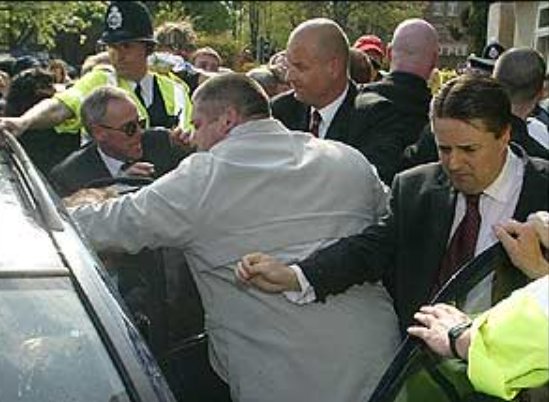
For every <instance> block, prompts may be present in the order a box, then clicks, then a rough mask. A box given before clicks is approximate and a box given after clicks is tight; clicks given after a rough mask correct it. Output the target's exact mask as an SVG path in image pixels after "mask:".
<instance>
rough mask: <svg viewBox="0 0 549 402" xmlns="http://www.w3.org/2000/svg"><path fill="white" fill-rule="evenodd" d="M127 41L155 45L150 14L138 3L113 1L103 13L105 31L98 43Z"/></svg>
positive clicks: (145, 7) (143, 5)
mask: <svg viewBox="0 0 549 402" xmlns="http://www.w3.org/2000/svg"><path fill="white" fill-rule="evenodd" d="M129 41H143V42H151V43H156V41H155V39H154V33H153V26H152V18H151V14H150V13H149V10H148V9H147V6H145V4H143V3H142V2H140V1H113V2H111V3H110V4H109V7H108V8H107V12H106V13H105V30H104V32H103V34H102V35H101V38H100V39H99V42H100V43H105V44H109V43H119V42H129Z"/></svg>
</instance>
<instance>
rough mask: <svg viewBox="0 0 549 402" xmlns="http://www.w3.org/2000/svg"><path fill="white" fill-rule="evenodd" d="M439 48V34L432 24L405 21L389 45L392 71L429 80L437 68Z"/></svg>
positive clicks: (398, 27) (414, 19) (397, 28)
mask: <svg viewBox="0 0 549 402" xmlns="http://www.w3.org/2000/svg"><path fill="white" fill-rule="evenodd" d="M438 48H439V43H438V34H437V31H436V29H435V28H434V27H433V26H432V25H431V24H429V23H428V22H427V21H425V20H422V19H419V18H412V19H408V20H404V21H403V22H401V23H400V24H399V25H398V26H397V27H396V29H395V31H394V33H393V40H392V41H391V43H390V44H389V58H390V59H391V71H404V72H410V73H412V74H416V75H419V76H421V77H423V78H424V79H425V80H427V79H428V78H429V75H430V74H431V71H432V70H433V69H434V68H435V67H436V64H437V61H438Z"/></svg>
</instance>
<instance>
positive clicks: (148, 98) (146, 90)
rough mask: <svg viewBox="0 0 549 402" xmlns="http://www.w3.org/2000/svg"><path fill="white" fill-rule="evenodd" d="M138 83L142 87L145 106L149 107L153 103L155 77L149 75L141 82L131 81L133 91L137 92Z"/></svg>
mask: <svg viewBox="0 0 549 402" xmlns="http://www.w3.org/2000/svg"><path fill="white" fill-rule="evenodd" d="M138 82H139V85H141V96H142V97H143V100H144V101H145V103H146V105H144V106H146V107H148V106H149V105H150V104H151V103H152V98H153V76H152V74H150V73H147V74H145V75H144V76H143V78H141V80H139V81H129V83H130V86H131V89H132V91H135V87H137V83H138Z"/></svg>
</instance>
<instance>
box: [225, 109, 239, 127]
mask: <svg viewBox="0 0 549 402" xmlns="http://www.w3.org/2000/svg"><path fill="white" fill-rule="evenodd" d="M222 119H223V120H222V123H223V126H224V127H225V129H226V131H227V132H229V131H230V130H232V129H233V128H234V127H235V126H237V125H239V124H240V123H241V118H240V113H238V111H237V110H236V109H235V108H234V107H232V106H229V107H227V109H225V112H224V116H223V117H222Z"/></svg>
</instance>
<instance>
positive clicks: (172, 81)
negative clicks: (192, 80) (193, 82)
mask: <svg viewBox="0 0 549 402" xmlns="http://www.w3.org/2000/svg"><path fill="white" fill-rule="evenodd" d="M149 74H151V75H152V76H153V77H155V78H156V79H157V80H158V82H159V83H165V84H169V85H174V86H177V87H181V88H182V89H184V90H185V91H186V92H189V86H188V85H187V83H186V82H185V81H184V80H182V79H181V78H179V77H177V76H175V75H173V74H169V75H168V74H160V73H157V72H155V71H149Z"/></svg>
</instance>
